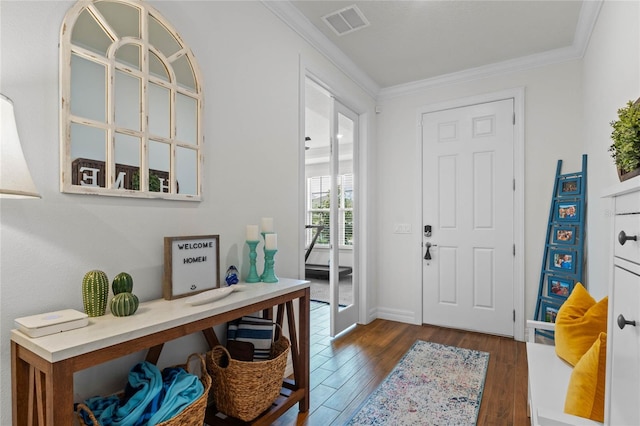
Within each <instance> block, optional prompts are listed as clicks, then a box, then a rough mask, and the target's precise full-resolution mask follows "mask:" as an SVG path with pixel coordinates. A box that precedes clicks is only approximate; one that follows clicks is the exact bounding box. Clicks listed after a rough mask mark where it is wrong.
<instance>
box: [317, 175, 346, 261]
mask: <svg viewBox="0 0 640 426" xmlns="http://www.w3.org/2000/svg"><path fill="white" fill-rule="evenodd" d="M337 186H338V203H339V204H338V215H339V216H338V226H339V231H338V235H339V241H338V245H339V246H340V247H341V248H345V247H347V248H350V247H352V246H353V174H346V175H340V176H338V185H337ZM330 207H331V176H315V177H311V178H309V179H308V180H307V214H308V223H309V224H311V225H323V226H324V229H323V230H322V231H321V232H320V235H319V236H318V239H317V240H316V245H320V246H322V245H328V244H329V242H330V235H331V229H330V223H331V222H330ZM315 232H316V230H315V229H310V230H308V231H307V245H309V244H311V241H312V240H313V236H314V234H315Z"/></svg>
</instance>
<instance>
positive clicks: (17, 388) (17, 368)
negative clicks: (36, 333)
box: [11, 341, 34, 426]
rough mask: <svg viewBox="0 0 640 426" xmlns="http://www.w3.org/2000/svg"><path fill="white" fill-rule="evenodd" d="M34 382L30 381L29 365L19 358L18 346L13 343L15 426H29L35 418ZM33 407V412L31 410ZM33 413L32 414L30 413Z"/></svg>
mask: <svg viewBox="0 0 640 426" xmlns="http://www.w3.org/2000/svg"><path fill="white" fill-rule="evenodd" d="M33 384H34V382H33V381H31V380H30V368H29V364H28V363H26V362H24V361H23V360H21V359H20V357H19V356H18V345H17V344H16V343H15V342H13V341H12V342H11V411H12V418H13V426H27V425H28V423H27V422H28V419H29V417H31V418H32V417H33V415H34V413H33V398H34V395H33V392H34V386H33ZM29 407H31V410H29ZM29 411H31V412H29Z"/></svg>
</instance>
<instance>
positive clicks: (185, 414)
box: [76, 353, 211, 426]
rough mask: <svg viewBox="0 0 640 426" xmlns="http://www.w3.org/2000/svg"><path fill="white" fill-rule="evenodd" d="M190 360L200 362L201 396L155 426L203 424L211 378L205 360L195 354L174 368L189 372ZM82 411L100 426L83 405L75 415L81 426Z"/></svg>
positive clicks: (195, 425) (193, 425) (192, 425)
mask: <svg viewBox="0 0 640 426" xmlns="http://www.w3.org/2000/svg"><path fill="white" fill-rule="evenodd" d="M192 358H198V359H199V360H200V381H201V382H202V386H203V387H204V391H203V392H202V395H201V396H200V397H199V398H198V399H196V400H195V401H193V402H192V403H191V404H190V405H189V406H188V407H187V408H185V409H184V410H182V411H181V412H180V413H179V414H178V415H176V416H174V417H172V418H170V419H169V420H167V421H164V422H162V423H158V425H157V426H202V425H203V424H204V416H205V410H206V409H207V399H208V397H209V389H211V377H210V376H209V374H208V373H207V368H206V364H205V358H204V357H203V356H202V355H200V354H197V353H195V354H191V355H189V357H188V358H187V362H186V363H185V364H181V365H177V366H176V367H182V368H184V369H185V370H186V371H187V372H190V371H189V363H190V361H191V359H192ZM82 410H83V411H85V412H86V413H88V414H89V418H91V421H92V422H93V425H94V426H100V423H99V422H98V420H97V419H96V417H95V416H94V415H93V413H92V412H91V409H90V408H89V407H87V406H86V405H85V404H78V407H77V412H76V413H77V415H78V421H79V422H80V425H81V426H87V424H86V423H85V422H84V420H83V417H82V416H81V415H80V411H82Z"/></svg>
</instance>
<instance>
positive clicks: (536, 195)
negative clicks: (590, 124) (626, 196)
mask: <svg viewBox="0 0 640 426" xmlns="http://www.w3.org/2000/svg"><path fill="white" fill-rule="evenodd" d="M581 74H582V68H581V62H580V61H571V62H566V63H561V64H556V65H552V66H546V67H542V68H536V69H532V70H528V71H523V72H516V73H511V74H506V75H500V76H496V77H491V78H485V79H482V80H476V81H470V82H465V83H459V84H452V85H447V86H442V87H435V88H431V89H428V90H423V91H420V92H417V93H414V94H411V95H404V96H400V97H397V98H390V99H387V100H383V101H380V102H379V104H380V106H381V109H382V112H381V113H380V114H379V115H378V138H377V140H378V150H377V152H378V158H379V161H378V165H377V171H378V183H379V190H378V197H379V200H381V202H380V204H379V210H378V226H377V229H379V230H380V231H379V232H380V235H379V242H380V244H379V251H378V255H379V256H380V261H379V262H378V263H377V264H378V267H379V270H378V276H379V283H380V284H379V289H378V294H377V296H378V300H379V301H380V302H379V305H378V315H379V316H381V317H384V318H389V319H399V320H404V321H411V322H414V323H421V321H422V289H421V285H422V284H421V274H422V271H421V265H422V261H421V258H422V254H423V253H422V248H421V247H420V244H419V243H416V241H420V240H419V238H416V235H421V234H420V232H421V227H422V224H421V223H417V222H416V217H419V215H420V211H421V209H422V207H421V204H420V202H421V200H420V199H419V197H417V196H416V194H419V193H420V190H421V174H420V172H421V170H420V162H419V156H420V151H419V141H418V134H419V133H418V123H417V112H418V110H419V109H421V107H424V106H426V105H429V104H435V103H439V102H443V101H449V100H454V99H459V98H466V97H470V96H477V95H481V94H487V93H492V92H498V91H501V90H505V89H514V88H518V87H524V88H525V152H524V155H525V162H526V164H525V184H524V187H525V222H524V223H525V250H526V252H525V265H524V267H525V281H526V291H525V298H526V313H525V318H532V317H533V311H534V308H535V302H536V296H537V292H538V282H539V278H540V266H541V261H542V254H543V249H544V243H545V234H546V230H547V219H548V215H549V205H550V201H551V193H552V190H553V181H554V177H555V170H556V164H557V160H558V159H562V160H563V171H567V172H570V171H576V170H580V168H581V160H582V158H581V156H582V153H583V152H582V146H583V141H582V109H581V102H582V97H581V87H582V84H581ZM396 223H406V224H411V228H412V234H394V233H393V225H394V224H396Z"/></svg>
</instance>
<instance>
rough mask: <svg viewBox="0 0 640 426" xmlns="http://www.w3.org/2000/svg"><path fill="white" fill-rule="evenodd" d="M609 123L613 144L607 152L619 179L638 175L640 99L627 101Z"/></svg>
mask: <svg viewBox="0 0 640 426" xmlns="http://www.w3.org/2000/svg"><path fill="white" fill-rule="evenodd" d="M610 124H611V127H613V131H612V132H611V139H612V140H613V144H611V146H610V147H609V152H611V157H613V159H614V161H615V164H616V167H617V169H618V177H619V178H620V181H624V180H627V179H630V178H632V177H635V176H638V175H640V99H638V100H636V101H635V102H632V101H629V102H627V104H626V106H625V107H623V108H620V109H619V110H618V119H617V120H614V121H612V122H611V123H610Z"/></svg>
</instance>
